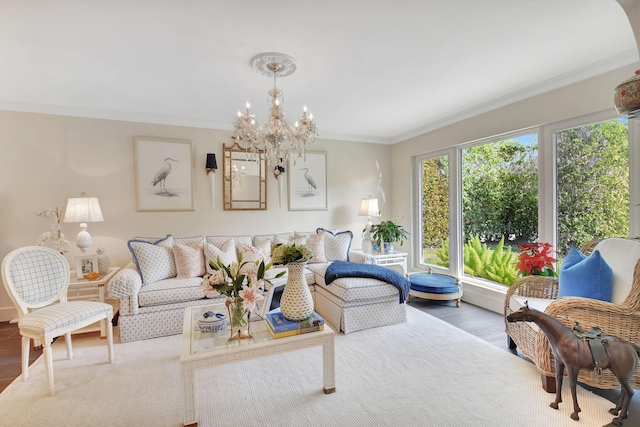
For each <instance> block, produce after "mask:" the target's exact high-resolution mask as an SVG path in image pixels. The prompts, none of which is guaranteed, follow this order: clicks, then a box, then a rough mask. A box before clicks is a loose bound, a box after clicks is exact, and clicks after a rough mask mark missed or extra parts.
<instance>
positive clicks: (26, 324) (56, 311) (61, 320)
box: [18, 301, 113, 336]
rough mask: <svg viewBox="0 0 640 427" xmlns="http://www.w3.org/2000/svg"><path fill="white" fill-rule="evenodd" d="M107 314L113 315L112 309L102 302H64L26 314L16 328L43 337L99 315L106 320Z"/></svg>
mask: <svg viewBox="0 0 640 427" xmlns="http://www.w3.org/2000/svg"><path fill="white" fill-rule="evenodd" d="M109 313H113V307H112V306H111V305H110V304H106V303H103V302H95V301H72V302H65V303H60V304H53V305H49V306H47V307H43V308H39V309H37V310H35V311H32V312H31V313H28V314H26V315H25V316H24V317H23V318H22V319H20V321H19V322H18V327H19V328H20V331H22V332H28V333H30V334H31V335H40V336H44V335H47V334H51V333H52V332H55V331H57V330H60V329H62V328H66V327H68V326H71V325H75V324H78V323H81V322H83V321H86V320H89V319H92V318H95V317H96V316H100V315H101V314H103V315H104V318H105V319H106V318H107V317H108V315H109Z"/></svg>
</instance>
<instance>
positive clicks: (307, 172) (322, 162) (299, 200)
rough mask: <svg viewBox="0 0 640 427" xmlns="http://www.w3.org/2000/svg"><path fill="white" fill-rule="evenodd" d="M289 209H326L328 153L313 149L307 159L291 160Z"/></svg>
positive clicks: (289, 167)
mask: <svg viewBox="0 0 640 427" xmlns="http://www.w3.org/2000/svg"><path fill="white" fill-rule="evenodd" d="M287 175H288V179H289V180H288V184H289V185H288V187H289V210H290V211H326V210H328V209H329V207H328V204H327V153H326V152H320V151H312V152H309V153H307V155H306V159H297V160H296V161H295V164H294V161H293V160H289V164H288V168H287Z"/></svg>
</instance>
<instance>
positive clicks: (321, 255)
mask: <svg viewBox="0 0 640 427" xmlns="http://www.w3.org/2000/svg"><path fill="white" fill-rule="evenodd" d="M324 234H325V233H324V231H320V232H319V233H317V234H312V235H311V236H309V237H307V239H306V245H307V246H309V247H310V248H311V250H313V254H314V255H313V258H311V259H310V260H309V264H318V263H325V262H327V258H326V256H325V251H324V239H325V236H324Z"/></svg>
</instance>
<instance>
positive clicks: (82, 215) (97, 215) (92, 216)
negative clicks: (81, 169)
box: [63, 197, 104, 254]
mask: <svg viewBox="0 0 640 427" xmlns="http://www.w3.org/2000/svg"><path fill="white" fill-rule="evenodd" d="M102 221H104V217H103V216H102V210H101V209H100V202H98V198H97V197H77V198H70V199H68V200H67V208H66V209H65V212H64V220H63V222H79V223H80V232H79V233H78V235H77V236H76V246H77V247H78V248H80V251H81V252H82V253H83V254H86V253H87V251H88V250H89V248H90V247H91V244H92V243H93V241H92V240H91V235H90V234H89V232H88V231H87V224H86V223H87V222H102Z"/></svg>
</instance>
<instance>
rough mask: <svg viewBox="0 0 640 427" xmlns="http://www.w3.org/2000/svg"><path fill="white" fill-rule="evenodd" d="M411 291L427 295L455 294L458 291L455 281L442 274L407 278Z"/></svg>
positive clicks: (425, 274)
mask: <svg viewBox="0 0 640 427" xmlns="http://www.w3.org/2000/svg"><path fill="white" fill-rule="evenodd" d="M409 281H410V282H411V290H414V291H418V292H424V293H427V294H437V295H444V294H455V293H456V292H459V291H460V287H459V286H458V285H456V279H455V278H453V277H450V276H444V275H442V274H429V273H422V274H412V275H410V276H409Z"/></svg>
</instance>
